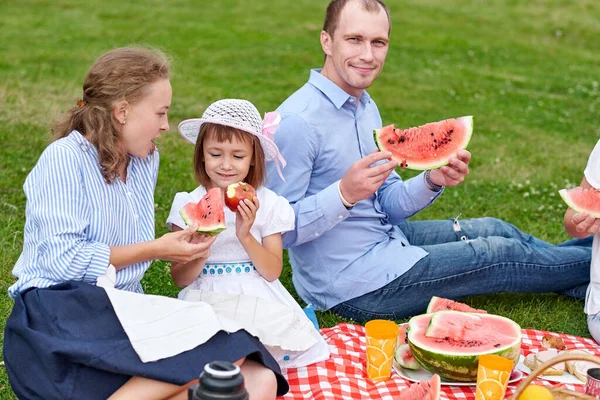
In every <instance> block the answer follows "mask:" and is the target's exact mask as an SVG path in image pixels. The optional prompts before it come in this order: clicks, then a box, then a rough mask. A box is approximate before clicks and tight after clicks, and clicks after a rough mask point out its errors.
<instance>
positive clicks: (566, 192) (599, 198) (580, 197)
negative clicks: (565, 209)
mask: <svg viewBox="0 0 600 400" xmlns="http://www.w3.org/2000/svg"><path fill="white" fill-rule="evenodd" d="M558 193H559V194H560V197H562V199H563V200H564V201H565V203H567V205H568V206H569V207H571V208H572V209H573V210H575V211H577V212H580V213H587V214H590V215H591V216H592V217H594V218H600V191H598V190H596V189H584V188H582V187H579V186H578V187H576V188H573V189H561V190H559V191H558Z"/></svg>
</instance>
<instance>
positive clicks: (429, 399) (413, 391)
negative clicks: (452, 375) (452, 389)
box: [398, 375, 442, 400]
mask: <svg viewBox="0 0 600 400" xmlns="http://www.w3.org/2000/svg"><path fill="white" fill-rule="evenodd" d="M441 390H442V382H441V379H440V377H439V376H438V375H433V376H432V377H431V379H430V380H428V381H420V382H417V383H413V384H412V385H410V386H409V387H408V389H404V390H403V391H401V392H400V396H398V400H440V392H441Z"/></svg>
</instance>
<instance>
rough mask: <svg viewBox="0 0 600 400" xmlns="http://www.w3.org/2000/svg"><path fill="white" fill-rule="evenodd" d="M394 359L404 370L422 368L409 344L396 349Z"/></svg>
mask: <svg viewBox="0 0 600 400" xmlns="http://www.w3.org/2000/svg"><path fill="white" fill-rule="evenodd" d="M394 359H395V360H396V362H397V363H398V365H400V366H401V367H402V368H406V369H414V370H417V369H419V368H421V367H420V366H419V363H417V361H416V360H415V358H414V357H413V355H412V352H411V351H410V346H409V345H408V343H405V344H401V345H400V346H398V347H396V351H395V352H394Z"/></svg>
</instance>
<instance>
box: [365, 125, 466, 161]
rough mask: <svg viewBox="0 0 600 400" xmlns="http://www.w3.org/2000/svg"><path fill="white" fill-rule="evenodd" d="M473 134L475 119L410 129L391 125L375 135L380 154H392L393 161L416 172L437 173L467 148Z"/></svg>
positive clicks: (377, 131) (377, 130) (378, 130)
mask: <svg viewBox="0 0 600 400" xmlns="http://www.w3.org/2000/svg"><path fill="white" fill-rule="evenodd" d="M472 134H473V117H472V116H467V117H460V118H452V119H446V120H443V121H439V122H431V123H429V124H425V125H422V126H419V127H416V128H408V129H396V128H394V125H388V126H386V127H383V128H380V129H376V130H375V131H374V136H375V143H377V147H378V148H379V150H382V151H389V152H391V153H392V158H393V159H395V160H396V161H398V162H399V163H400V166H401V167H403V168H408V169H415V170H426V169H435V168H438V167H441V166H443V165H446V164H448V160H449V159H450V158H452V157H456V152H457V151H458V150H460V149H465V148H466V147H467V145H468V144H469V140H471V135H472Z"/></svg>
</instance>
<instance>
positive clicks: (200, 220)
mask: <svg viewBox="0 0 600 400" xmlns="http://www.w3.org/2000/svg"><path fill="white" fill-rule="evenodd" d="M179 214H180V215H181V218H183V220H184V221H185V223H186V224H187V225H188V226H194V225H196V226H197V227H198V229H197V231H198V232H200V233H203V234H205V235H209V236H214V235H218V234H219V233H220V232H222V231H224V230H225V228H226V225H225V211H224V210H223V195H222V194H221V189H219V188H213V189H210V190H208V191H207V192H206V194H205V195H204V197H202V198H201V199H200V201H198V202H197V203H194V202H193V201H191V202H189V203H187V204H186V205H185V207H183V208H182V209H181V210H179Z"/></svg>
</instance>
